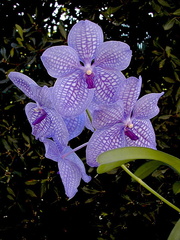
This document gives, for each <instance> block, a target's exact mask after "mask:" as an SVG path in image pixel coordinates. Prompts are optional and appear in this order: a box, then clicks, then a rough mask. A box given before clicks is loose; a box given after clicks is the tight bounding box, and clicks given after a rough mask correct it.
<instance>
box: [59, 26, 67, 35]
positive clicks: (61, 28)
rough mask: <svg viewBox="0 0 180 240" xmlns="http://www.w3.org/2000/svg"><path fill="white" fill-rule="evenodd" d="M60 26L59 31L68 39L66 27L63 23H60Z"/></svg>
mask: <svg viewBox="0 0 180 240" xmlns="http://www.w3.org/2000/svg"><path fill="white" fill-rule="evenodd" d="M58 28H59V31H60V33H61V35H62V36H63V38H64V39H66V37H67V33H66V31H65V29H64V26H63V25H62V24H59V26H58Z"/></svg>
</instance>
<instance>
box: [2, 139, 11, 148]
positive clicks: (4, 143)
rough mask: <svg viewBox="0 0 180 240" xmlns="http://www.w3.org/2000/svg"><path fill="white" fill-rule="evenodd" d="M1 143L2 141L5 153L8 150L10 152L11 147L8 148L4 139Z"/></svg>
mask: <svg viewBox="0 0 180 240" xmlns="http://www.w3.org/2000/svg"><path fill="white" fill-rule="evenodd" d="M1 141H2V143H3V145H4V147H5V149H6V150H7V151H10V150H11V147H10V145H9V144H8V142H7V141H6V140H5V139H2V140H1Z"/></svg>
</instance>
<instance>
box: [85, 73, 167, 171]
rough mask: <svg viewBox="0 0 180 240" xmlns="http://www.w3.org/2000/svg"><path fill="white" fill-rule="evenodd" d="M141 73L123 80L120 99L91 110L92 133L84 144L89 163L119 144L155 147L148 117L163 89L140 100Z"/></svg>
mask: <svg viewBox="0 0 180 240" xmlns="http://www.w3.org/2000/svg"><path fill="white" fill-rule="evenodd" d="M141 83H142V80H141V77H140V78H139V79H138V78H135V77H130V78H128V79H127V81H126V85H125V86H124V89H123V91H121V93H120V100H119V101H117V102H116V103H114V104H111V105H108V106H107V105H106V106H105V105H101V106H99V107H98V108H97V109H95V110H94V112H93V115H92V116H93V122H92V124H93V126H94V128H95V129H96V131H95V132H94V133H93V135H92V137H91V138H90V140H89V143H88V146H87V148H86V159H87V163H88V164H89V165H90V166H93V167H95V166H98V163H97V161H96V158H97V157H98V155H99V154H101V153H103V152H105V151H108V150H111V149H115V148H120V147H128V146H136V147H147V148H153V149H156V139H155V133H154V129H153V127H152V124H151V122H150V119H151V118H153V117H154V116H156V115H157V114H158V113H159V108H158V106H157V102H158V100H159V98H160V97H161V96H162V95H163V92H162V93H150V94H147V95H145V96H143V97H141V98H140V99H139V100H137V99H138V97H139V94H140V89H141Z"/></svg>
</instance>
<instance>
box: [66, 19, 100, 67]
mask: <svg viewBox="0 0 180 240" xmlns="http://www.w3.org/2000/svg"><path fill="white" fill-rule="evenodd" d="M102 42H103V32H102V29H101V28H100V27H99V26H98V25H97V24H96V23H93V22H91V21H88V20H85V21H79V22H78V23H76V24H75V25H74V26H73V27H72V28H71V30H70V32H69V35H68V45H69V46H70V47H72V48H74V49H75V50H76V51H77V52H78V55H79V58H80V61H82V62H84V63H91V61H92V60H93V59H94V56H95V51H96V49H97V47H98V46H99V45H100V44H101V43H102Z"/></svg>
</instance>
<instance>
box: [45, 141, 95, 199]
mask: <svg viewBox="0 0 180 240" xmlns="http://www.w3.org/2000/svg"><path fill="white" fill-rule="evenodd" d="M43 142H44V145H45V148H46V154H45V157H46V158H49V159H51V160H54V161H56V162H57V163H58V168H59V174H60V177H61V179H62V183H63V185H64V188H65V193H66V195H67V196H68V197H69V199H71V198H72V197H74V195H75V194H76V193H77V191H78V190H77V188H78V186H79V184H80V181H81V178H82V179H83V180H84V181H85V182H86V183H88V182H89V181H90V180H91V177H90V176H88V175H87V174H86V170H85V167H84V164H83V162H82V161H81V159H80V158H79V157H78V156H77V155H76V154H75V153H74V152H73V150H72V149H71V148H70V147H68V146H67V147H65V148H64V149H63V150H61V149H59V147H58V145H57V144H56V143H55V142H54V141H52V140H50V139H46V140H45V141H43Z"/></svg>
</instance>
